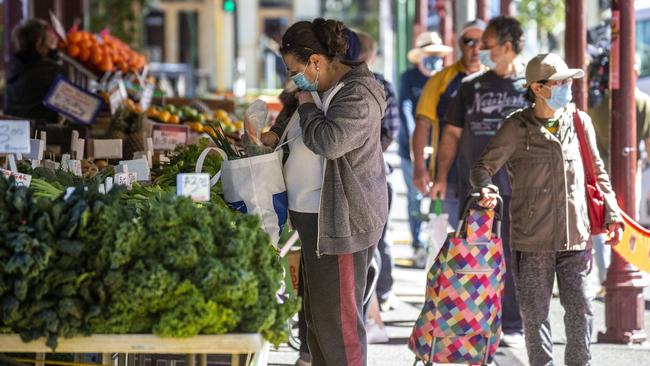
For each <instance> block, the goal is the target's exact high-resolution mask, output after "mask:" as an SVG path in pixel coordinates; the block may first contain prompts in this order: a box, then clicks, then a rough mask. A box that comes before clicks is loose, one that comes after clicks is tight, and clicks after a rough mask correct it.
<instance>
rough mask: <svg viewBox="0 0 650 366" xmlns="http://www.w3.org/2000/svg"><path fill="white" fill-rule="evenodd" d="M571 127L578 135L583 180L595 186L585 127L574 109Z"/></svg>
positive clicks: (592, 163)
mask: <svg viewBox="0 0 650 366" xmlns="http://www.w3.org/2000/svg"><path fill="white" fill-rule="evenodd" d="M573 126H574V127H575V129H576V135H578V142H579V144H580V156H581V157H582V162H583V164H582V165H583V169H584V171H585V180H586V183H587V184H592V185H594V186H595V185H596V179H595V178H594V177H595V176H596V174H595V169H594V159H593V156H592V155H591V149H590V148H589V143H588V142H587V134H586V133H585V127H584V125H583V124H582V118H580V113H578V110H577V109H576V110H575V111H574V112H573Z"/></svg>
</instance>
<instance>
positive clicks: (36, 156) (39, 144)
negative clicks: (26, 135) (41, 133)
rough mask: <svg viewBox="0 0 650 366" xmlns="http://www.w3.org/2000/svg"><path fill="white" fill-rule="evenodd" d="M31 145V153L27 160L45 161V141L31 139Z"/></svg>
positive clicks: (26, 157)
mask: <svg viewBox="0 0 650 366" xmlns="http://www.w3.org/2000/svg"><path fill="white" fill-rule="evenodd" d="M29 144H30V150H31V152H30V153H29V154H27V155H26V156H25V159H28V160H43V153H44V152H45V141H43V140H37V139H30V140H29Z"/></svg>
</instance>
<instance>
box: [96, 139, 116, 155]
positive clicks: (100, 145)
mask: <svg viewBox="0 0 650 366" xmlns="http://www.w3.org/2000/svg"><path fill="white" fill-rule="evenodd" d="M93 157H94V158H96V159H122V139H101V140H100V139H95V140H93Z"/></svg>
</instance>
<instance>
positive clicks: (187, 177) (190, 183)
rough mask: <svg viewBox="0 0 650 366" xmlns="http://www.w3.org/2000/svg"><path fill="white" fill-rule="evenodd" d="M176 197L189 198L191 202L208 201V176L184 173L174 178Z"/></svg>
mask: <svg viewBox="0 0 650 366" xmlns="http://www.w3.org/2000/svg"><path fill="white" fill-rule="evenodd" d="M176 195H177V196H185V197H190V198H191V199H192V200H193V201H196V202H204V201H209V200H210V175H208V174H205V173H186V174H179V175H177V176H176Z"/></svg>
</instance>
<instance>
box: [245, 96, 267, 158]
mask: <svg viewBox="0 0 650 366" xmlns="http://www.w3.org/2000/svg"><path fill="white" fill-rule="evenodd" d="M267 116H268V108H267V106H266V102H264V101H263V100H260V99H257V100H255V101H254V102H253V103H251V105H250V106H249V107H248V109H247V110H246V112H245V113H244V130H245V134H244V142H245V143H246V151H247V152H248V156H256V155H262V154H268V153H271V152H273V149H272V148H269V147H267V146H264V144H263V143H262V139H261V136H262V132H263V130H264V129H266V128H267V127H269V126H268V122H269V119H268V118H267Z"/></svg>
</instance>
